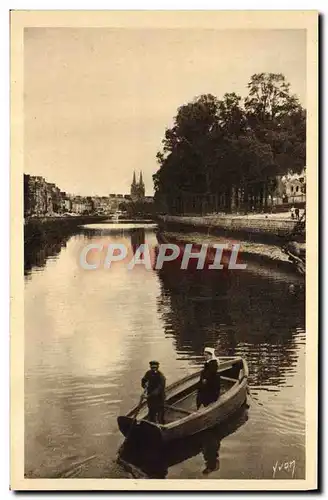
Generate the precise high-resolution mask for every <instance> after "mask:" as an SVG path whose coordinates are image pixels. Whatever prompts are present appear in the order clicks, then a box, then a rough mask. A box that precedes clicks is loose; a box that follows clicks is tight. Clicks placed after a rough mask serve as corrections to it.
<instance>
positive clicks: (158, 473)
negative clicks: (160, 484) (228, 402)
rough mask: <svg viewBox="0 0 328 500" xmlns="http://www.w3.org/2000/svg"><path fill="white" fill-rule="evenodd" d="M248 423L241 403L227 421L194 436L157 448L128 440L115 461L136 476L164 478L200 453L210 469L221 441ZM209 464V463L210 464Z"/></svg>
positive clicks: (246, 408)
mask: <svg viewBox="0 0 328 500" xmlns="http://www.w3.org/2000/svg"><path fill="white" fill-rule="evenodd" d="M247 421H248V405H247V403H244V404H243V405H242V406H241V407H240V408H239V410H237V411H236V412H235V413H234V414H233V415H232V416H231V417H230V418H229V419H227V421H226V422H223V423H221V424H218V425H216V426H215V427H211V428H209V429H205V430H204V431H202V432H198V433H197V434H195V435H193V436H189V437H187V438H183V439H176V440H175V441H172V442H168V443H163V446H161V447H160V448H159V447H158V446H155V447H153V446H151V443H149V446H144V444H145V443H144V442H140V440H137V439H134V440H129V439H128V440H127V441H126V442H125V446H122V447H121V448H120V450H119V453H118V456H117V461H118V463H119V464H121V465H122V466H123V467H124V468H125V469H126V470H128V471H131V472H133V473H134V475H135V477H148V478H153V479H156V478H157V479H159V478H161V479H164V478H165V477H166V476H167V473H168V469H169V468H170V467H172V466H174V465H176V464H179V463H182V462H185V461H186V460H189V459H190V458H192V457H195V456H196V455H199V454H202V456H203V460H204V465H205V466H209V467H210V468H211V465H212V466H213V459H214V461H216V460H218V459H219V456H220V447H221V441H222V440H223V439H225V438H226V437H228V436H230V435H231V434H234V433H235V432H236V431H237V430H239V429H240V427H242V426H243V425H245V424H246V422H247ZM210 462H212V464H211V463H210Z"/></svg>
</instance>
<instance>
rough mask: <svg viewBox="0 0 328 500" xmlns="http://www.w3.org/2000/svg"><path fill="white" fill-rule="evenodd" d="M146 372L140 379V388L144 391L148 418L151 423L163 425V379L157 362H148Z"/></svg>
mask: <svg viewBox="0 0 328 500" xmlns="http://www.w3.org/2000/svg"><path fill="white" fill-rule="evenodd" d="M149 366H150V370H148V371H147V372H146V373H145V375H144V377H143V378H142V379H141V386H142V388H143V389H145V392H146V397H147V404H148V409H149V413H148V418H149V420H150V421H151V422H158V423H160V424H164V401H165V382H166V380H165V377H164V375H163V373H161V372H160V371H159V369H158V368H159V362H158V361H150V363H149Z"/></svg>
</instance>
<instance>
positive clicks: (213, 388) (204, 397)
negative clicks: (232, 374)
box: [198, 359, 220, 405]
mask: <svg viewBox="0 0 328 500" xmlns="http://www.w3.org/2000/svg"><path fill="white" fill-rule="evenodd" d="M218 368H219V366H218V363H217V361H216V359H212V360H211V361H209V362H208V363H205V364H204V368H203V370H202V371H201V374H200V380H199V384H198V402H199V403H200V404H204V405H207V404H210V403H213V402H214V401H216V400H217V399H218V397H219V395H220V375H219V373H218Z"/></svg>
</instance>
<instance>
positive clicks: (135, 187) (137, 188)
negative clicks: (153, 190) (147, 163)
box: [130, 171, 145, 202]
mask: <svg viewBox="0 0 328 500" xmlns="http://www.w3.org/2000/svg"><path fill="white" fill-rule="evenodd" d="M130 196H131V200H132V201H133V202H136V201H144V198H145V184H144V181H143V178H142V172H141V171H140V175H139V182H136V173H135V172H133V178H132V184H131V189H130Z"/></svg>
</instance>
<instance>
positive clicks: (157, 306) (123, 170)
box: [11, 11, 318, 491]
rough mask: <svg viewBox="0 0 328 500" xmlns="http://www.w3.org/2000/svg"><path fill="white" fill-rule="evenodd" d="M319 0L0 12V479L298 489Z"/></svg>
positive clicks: (308, 415) (311, 356)
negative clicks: (309, 0)
mask: <svg viewBox="0 0 328 500" xmlns="http://www.w3.org/2000/svg"><path fill="white" fill-rule="evenodd" d="M317 30H318V13H317V12H315V11H286V12H282V11H268V12H260V11H253V12H251V11H249V12H248V11H234V12H229V11H210V12H205V11H203V12H202V11H199V12H196V11H194V12H193V11H189V12H178V11H177V12H174V11H166V12H161V11H158V12H155V11H153V12H152V11H144V12H134V11H126V12H119V11H116V12H115V11H113V12H111V11H105V12H96V11H89V12H88V11H80V12H79V11H75V12H73V11H71V12H68V11H67V12H64V11H49V12H45V11H29V12H27V11H26V12H23V11H12V12H11V204H12V205H11V453H12V456H11V488H12V489H14V490H33V489H35V490H37V489H40V490H48V489H49V490H70V489H72V490H75V489H76V490H78V489H83V490H89V489H104V490H132V489H139V490H147V489H150V490H157V491H161V490H204V491H205V490H216V491H220V490H229V489H230V490H244V491H247V490H256V489H259V490H271V489H272V490H311V489H312V490H315V489H316V488H317V468H318V464H317V393H318V380H317V372H318V367H317V360H318V331H317V328H318V326H317V325H318V321H317V317H318V310H317V309H318V298H317V293H318V292H317V288H318V283H317V280H318V276H317V265H318V256H317V251H318V234H317V231H318V214H317V210H318V199H317V191H318V165H317V162H318V151H317V150H318V144H317V143H318V130H317V119H318V115H317V113H318V111H317V105H318V104H317V99H318V98H317V86H318V81H317V74H318V68H317V64H318V61H317V52H318V46H317V44H318V34H317Z"/></svg>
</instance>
